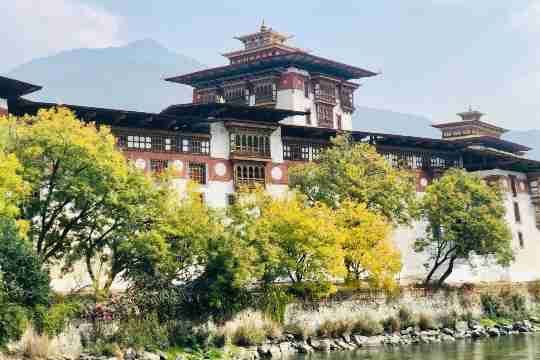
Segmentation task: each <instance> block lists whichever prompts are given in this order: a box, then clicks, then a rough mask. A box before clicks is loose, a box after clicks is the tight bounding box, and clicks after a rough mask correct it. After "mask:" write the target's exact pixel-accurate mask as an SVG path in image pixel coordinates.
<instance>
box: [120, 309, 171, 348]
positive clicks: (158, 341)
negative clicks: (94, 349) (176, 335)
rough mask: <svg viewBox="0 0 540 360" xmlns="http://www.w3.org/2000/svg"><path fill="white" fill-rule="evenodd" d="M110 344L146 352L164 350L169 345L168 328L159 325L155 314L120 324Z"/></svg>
mask: <svg viewBox="0 0 540 360" xmlns="http://www.w3.org/2000/svg"><path fill="white" fill-rule="evenodd" d="M112 342H117V343H118V344H119V345H123V346H125V347H131V348H135V349H145V350H148V351H154V350H159V349H165V348H167V347H169V345H170V343H169V331H168V327H167V326H166V325H164V324H161V323H160V321H159V319H158V317H157V315H156V314H155V313H152V314H149V315H146V316H144V317H142V318H132V319H128V320H127V321H125V322H123V323H121V324H120V326H119V330H118V332H117V333H116V334H115V335H114V336H113V339H112Z"/></svg>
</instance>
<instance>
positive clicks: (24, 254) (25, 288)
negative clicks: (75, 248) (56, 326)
mask: <svg viewBox="0 0 540 360" xmlns="http://www.w3.org/2000/svg"><path fill="white" fill-rule="evenodd" d="M0 238H1V241H0V275H1V274H2V273H3V276H0V286H3V287H4V288H5V291H6V292H7V294H6V296H7V301H8V302H10V303H14V304H19V305H21V306H25V307H28V308H30V307H33V306H36V305H47V304H48V300H49V292H50V289H49V277H48V275H47V273H45V272H44V271H42V270H41V261H40V260H39V259H38V258H37V256H36V255H35V254H34V252H33V250H32V248H31V247H30V246H29V244H27V243H26V242H25V241H24V239H22V238H21V235H20V233H19V229H18V228H17V226H16V224H15V222H14V221H13V220H8V219H6V218H1V217H0Z"/></svg>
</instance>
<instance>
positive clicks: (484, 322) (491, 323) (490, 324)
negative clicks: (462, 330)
mask: <svg viewBox="0 0 540 360" xmlns="http://www.w3.org/2000/svg"><path fill="white" fill-rule="evenodd" d="M480 325H482V326H483V327H494V326H495V325H497V322H496V321H494V320H492V319H489V318H483V319H480Z"/></svg>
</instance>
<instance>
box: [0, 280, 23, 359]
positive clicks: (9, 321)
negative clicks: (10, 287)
mask: <svg viewBox="0 0 540 360" xmlns="http://www.w3.org/2000/svg"><path fill="white" fill-rule="evenodd" d="M0 286H1V285H0ZM6 300H7V296H6V292H5V289H2V288H1V287H0V349H1V348H2V347H4V346H5V345H6V344H7V343H8V342H10V341H14V340H19V339H20V337H21V336H22V334H23V332H24V330H25V328H26V324H27V316H26V311H25V309H24V308H23V307H22V306H20V305H17V304H13V303H10V302H7V301H6Z"/></svg>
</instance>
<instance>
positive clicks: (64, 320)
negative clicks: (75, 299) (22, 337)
mask: <svg viewBox="0 0 540 360" xmlns="http://www.w3.org/2000/svg"><path fill="white" fill-rule="evenodd" d="M80 313H81V307H80V305H79V304H78V303H58V304H53V305H51V307H49V308H47V307H45V306H43V305H38V306H36V308H35V310H34V315H33V319H32V320H33V325H34V327H35V329H36V330H37V332H38V333H39V334H45V335H48V336H51V337H52V336H57V335H60V334H61V333H62V331H63V330H64V329H65V328H66V326H67V325H68V324H69V322H70V321H71V320H72V319H74V318H76V317H77V316H78V315H80Z"/></svg>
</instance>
